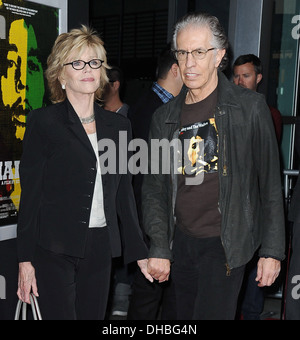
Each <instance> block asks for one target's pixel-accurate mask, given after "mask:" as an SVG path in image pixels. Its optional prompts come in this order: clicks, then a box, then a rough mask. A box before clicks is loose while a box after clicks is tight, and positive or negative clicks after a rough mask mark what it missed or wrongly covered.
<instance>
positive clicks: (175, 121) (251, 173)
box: [142, 13, 285, 320]
mask: <svg viewBox="0 0 300 340" xmlns="http://www.w3.org/2000/svg"><path fill="white" fill-rule="evenodd" d="M173 48H174V51H175V56H176V58H177V59H178V63H179V69H180V72H181V77H182V80H183V82H184V84H185V88H184V89H183V91H182V92H181V93H180V94H179V96H177V97H176V98H175V99H174V100H173V101H171V102H170V103H168V104H166V105H164V106H163V107H161V108H159V109H158V110H157V111H156V112H155V114H154V116H153V119H152V123H151V128H150V134H149V140H162V139H167V140H169V141H173V140H174V139H177V144H178V145H181V146H182V148H179V149H178V152H179V153H177V152H176V154H175V155H179V157H178V156H176V157H177V158H178V164H173V162H172V160H173V158H174V159H175V158H176V157H170V158H169V159H170V169H171V170H170V173H169V174H168V173H166V171H165V172H162V171H160V172H159V173H153V174H152V173H151V168H149V174H148V175H145V176H144V184H143V196H142V202H143V217H144V227H145V230H146V233H147V234H148V236H149V238H150V252H149V261H148V272H149V273H150V275H151V276H152V277H153V278H154V279H156V280H158V281H159V282H164V281H166V280H168V278H169V274H170V267H171V263H172V268H171V270H172V273H173V276H172V278H173V280H174V284H175V293H176V309H177V318H178V319H188V320H191V319H193V320H204V319H211V320H212V319H234V318H235V313H236V304H237V299H238V295H239V291H240V287H241V283H242V279H243V275H244V269H245V265H246V263H247V262H248V261H249V260H250V259H251V258H252V256H253V254H254V252H255V251H256V250H257V249H258V248H259V256H260V259H259V262H258V271H257V276H256V281H257V283H258V285H259V286H270V285H271V284H272V283H273V282H274V281H275V279H276V278H277V276H278V274H279V272H280V261H281V260H283V259H284V251H285V247H284V214H283V203H282V190H281V179H280V169H279V156H278V147H277V142H276V136H275V133H274V128H273V126H272V119H271V117H270V112H269V109H268V106H267V105H266V103H265V100H264V98H263V97H262V96H261V95H259V94H257V93H255V92H253V91H248V90H246V89H242V88H240V87H237V86H235V85H234V84H232V83H230V82H229V81H228V80H227V79H226V77H225V76H224V75H223V73H222V72H221V70H222V69H223V68H224V67H225V65H226V61H227V56H226V50H227V48H228V41H227V37H226V36H225V34H224V31H223V29H222V27H221V26H220V23H219V21H218V19H217V18H215V17H212V16H210V15H208V14H201V13H193V14H188V15H186V16H185V17H184V18H182V19H181V20H179V21H178V23H177V24H176V25H175V30H174V36H173ZM149 144H150V143H149ZM172 145H174V143H172ZM150 151H151V152H150V156H151V155H152V152H153V151H152V150H150ZM171 151H172V150H171ZM159 161H160V162H161V163H160V165H161V168H162V169H166V166H165V163H164V162H166V161H168V160H166V159H165V158H164V159H162V157H161V156H160V158H159ZM149 164H151V160H149ZM155 165H156V166H157V164H155ZM172 169H176V170H178V172H176V173H174V170H172ZM172 171H173V172H172ZM175 226H176V227H175ZM174 231H175V232H174Z"/></svg>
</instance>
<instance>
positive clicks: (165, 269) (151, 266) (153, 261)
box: [148, 258, 171, 283]
mask: <svg viewBox="0 0 300 340" xmlns="http://www.w3.org/2000/svg"><path fill="white" fill-rule="evenodd" d="M170 268H171V263H170V260H167V259H159V258H150V259H149V260H148V273H149V274H150V275H151V276H152V277H153V278H154V279H155V280H157V281H158V282H159V283H161V282H164V281H168V280H169V275H170Z"/></svg>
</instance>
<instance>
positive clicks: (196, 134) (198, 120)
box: [175, 90, 221, 238]
mask: <svg viewBox="0 0 300 340" xmlns="http://www.w3.org/2000/svg"><path fill="white" fill-rule="evenodd" d="M216 103H217V90H215V91H214V92H213V93H212V94H211V95H209V96H208V97H207V98H205V99H204V100H203V101H201V102H198V103H195V104H184V105H183V109H182V114H181V128H180V134H179V139H180V141H181V145H182V148H181V154H180V156H179V167H178V171H179V175H178V192H177V197H176V206H175V214H176V223H177V226H178V227H179V228H180V229H181V230H183V231H184V232H186V233H187V234H189V235H191V236H194V237H198V238H204V237H214V236H219V235H220V225H221V214H220V212H219V208H218V200H219V178H218V132H217V127H216V124H215V119H214V110H215V107H216Z"/></svg>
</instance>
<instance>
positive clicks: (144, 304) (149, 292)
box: [127, 269, 176, 320]
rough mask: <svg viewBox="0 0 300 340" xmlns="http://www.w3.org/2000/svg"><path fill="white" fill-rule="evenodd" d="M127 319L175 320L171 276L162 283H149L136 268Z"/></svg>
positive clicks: (174, 302)
mask: <svg viewBox="0 0 300 340" xmlns="http://www.w3.org/2000/svg"><path fill="white" fill-rule="evenodd" d="M127 320H176V301H175V291H174V284H173V281H172V278H171V277H170V279H169V281H166V282H162V283H159V282H158V281H154V282H153V283H151V282H150V281H148V280H147V279H146V278H145V276H144V275H143V274H142V272H141V271H140V270H139V269H138V270H137V271H136V275H135V278H134V281H133V285H132V295H131V299H130V302H129V308H128V314H127Z"/></svg>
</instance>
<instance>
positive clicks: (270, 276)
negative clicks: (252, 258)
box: [255, 257, 281, 287]
mask: <svg viewBox="0 0 300 340" xmlns="http://www.w3.org/2000/svg"><path fill="white" fill-rule="evenodd" d="M280 267H281V263H280V261H278V260H275V259H272V258H270V257H268V258H264V257H261V258H260V259H259V261H258V263H257V276H256V279H255V281H257V282H259V283H258V287H265V286H271V285H272V284H273V283H274V281H275V280H276V278H277V277H278V275H279V273H280Z"/></svg>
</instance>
